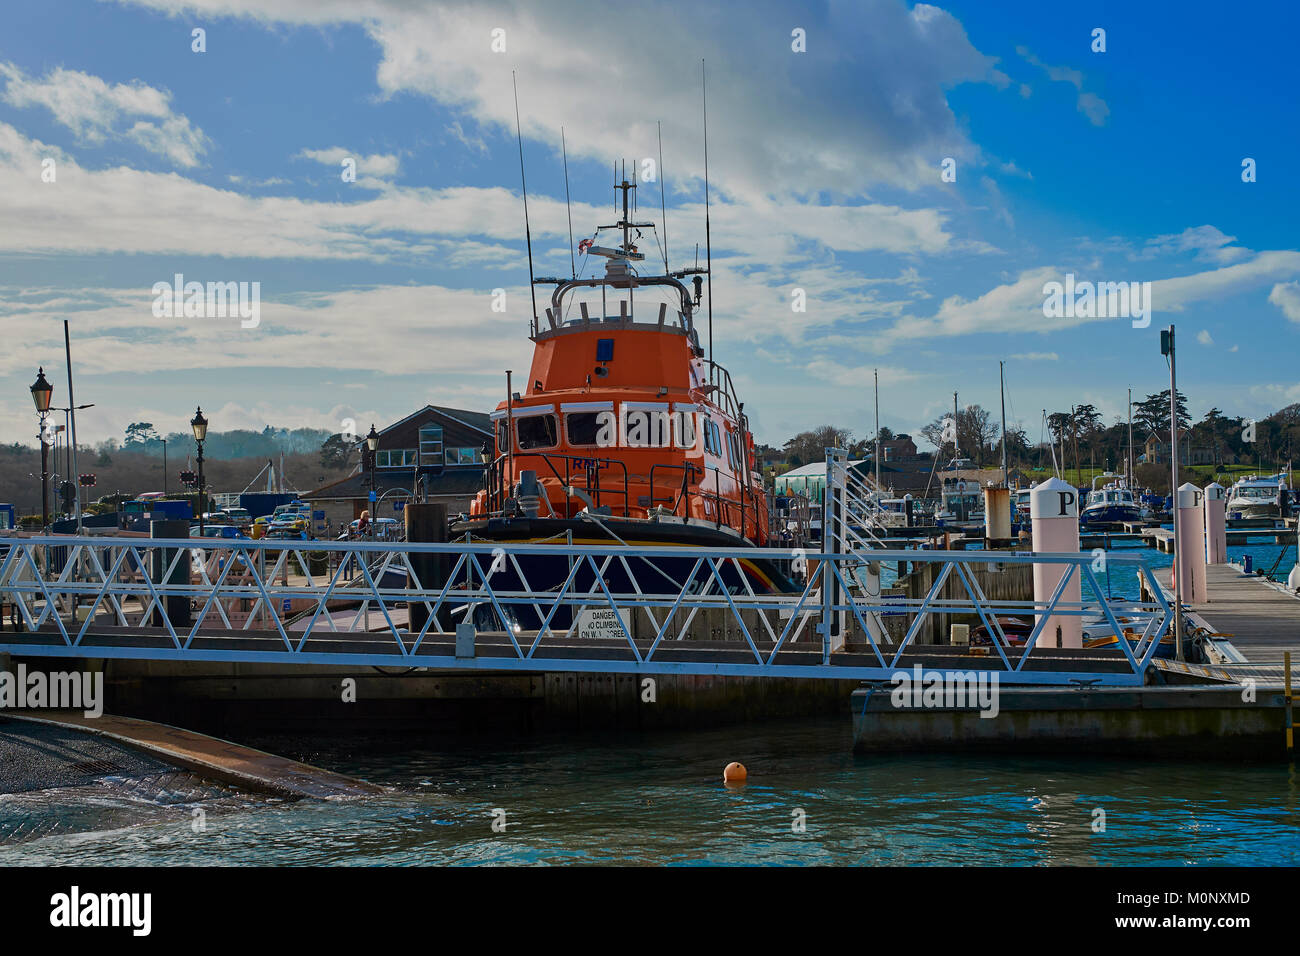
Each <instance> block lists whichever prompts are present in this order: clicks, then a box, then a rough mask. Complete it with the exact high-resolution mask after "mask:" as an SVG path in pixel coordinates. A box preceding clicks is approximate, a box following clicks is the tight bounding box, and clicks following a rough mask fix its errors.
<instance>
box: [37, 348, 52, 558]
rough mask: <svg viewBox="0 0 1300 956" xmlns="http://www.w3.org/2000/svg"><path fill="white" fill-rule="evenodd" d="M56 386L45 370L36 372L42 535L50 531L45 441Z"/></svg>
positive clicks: (47, 445)
mask: <svg viewBox="0 0 1300 956" xmlns="http://www.w3.org/2000/svg"><path fill="white" fill-rule="evenodd" d="M53 394H54V386H53V385H51V384H50V383H49V382H48V381H47V380H46V378H45V368H44V367H43V366H42V367H41V368H38V369H37V370H36V381H35V382H34V383H33V384H32V402H33V403H34V404H35V405H36V414H37V415H39V416H40V420H41V432H40V436H39V437H40V439H41V533H42V534H48V533H49V530H50V494H49V487H50V443H49V442H48V441H46V440H45V431H46V427H47V425H46V419H47V418H48V416H49V414H50V396H51V395H53Z"/></svg>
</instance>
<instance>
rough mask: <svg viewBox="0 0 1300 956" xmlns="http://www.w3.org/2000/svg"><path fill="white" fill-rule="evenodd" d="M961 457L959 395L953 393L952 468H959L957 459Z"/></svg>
mask: <svg viewBox="0 0 1300 956" xmlns="http://www.w3.org/2000/svg"><path fill="white" fill-rule="evenodd" d="M960 457H961V446H960V445H958V443H957V393H956V392H953V393H952V467H953V469H954V470H955V469H956V468H957V459H958V458H960Z"/></svg>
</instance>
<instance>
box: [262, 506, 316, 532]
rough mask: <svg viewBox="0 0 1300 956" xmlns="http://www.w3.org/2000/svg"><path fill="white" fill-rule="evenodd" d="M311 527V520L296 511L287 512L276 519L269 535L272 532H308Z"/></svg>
mask: <svg viewBox="0 0 1300 956" xmlns="http://www.w3.org/2000/svg"><path fill="white" fill-rule="evenodd" d="M310 527H311V520H310V519H309V518H308V517H307V516H306V515H302V514H299V513H298V512H296V511H287V512H285V513H284V514H281V515H279V516H278V517H276V518H275V519H274V520H273V521H272V522H271V524H270V527H269V528H268V529H267V532H268V535H269V533H270V532H272V531H293V532H295V533H296V532H299V531H306V530H308V529H309V528H310Z"/></svg>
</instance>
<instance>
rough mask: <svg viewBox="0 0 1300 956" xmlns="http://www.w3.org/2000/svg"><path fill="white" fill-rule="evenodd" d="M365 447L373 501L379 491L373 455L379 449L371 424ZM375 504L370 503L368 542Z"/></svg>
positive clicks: (372, 525) (376, 433) (371, 535)
mask: <svg viewBox="0 0 1300 956" xmlns="http://www.w3.org/2000/svg"><path fill="white" fill-rule="evenodd" d="M366 447H367V448H368V449H370V497H371V498H372V499H375V498H376V495H377V492H378V491H379V482H378V480H377V472H376V470H375V466H376V464H377V462H376V460H375V457H376V455H375V453H376V451H377V450H378V449H379V433H378V432H377V431H375V426H374V423H373V422H372V423H371V425H370V433H369V434H368V435H366ZM377 504H378V500H374V501H371V502H370V507H371V509H372V513H371V515H370V540H372V541H373V540H374V538H375V514H374V513H373V512H374V510H377V509H376V505H377Z"/></svg>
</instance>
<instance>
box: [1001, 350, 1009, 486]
mask: <svg viewBox="0 0 1300 956" xmlns="http://www.w3.org/2000/svg"><path fill="white" fill-rule="evenodd" d="M1003 364H1004V363H1002V362H998V396H999V397H1000V398H1001V399H1002V487H1004V488H1010V487H1011V481H1010V478H1009V476H1008V474H1007V389H1006V380H1005V377H1004V375H1003V372H1002V366H1003Z"/></svg>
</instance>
